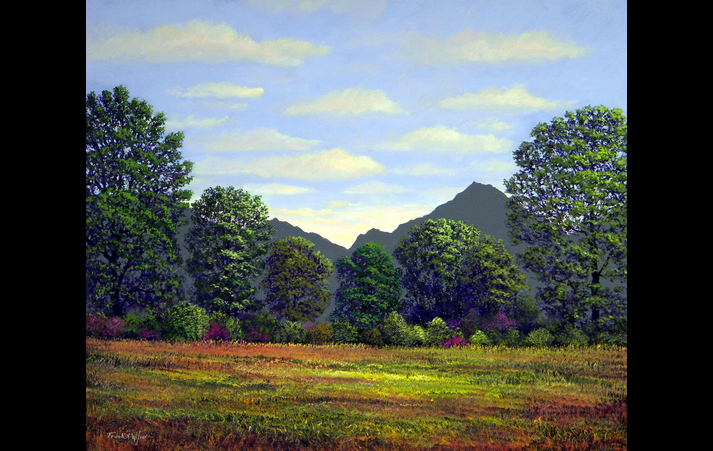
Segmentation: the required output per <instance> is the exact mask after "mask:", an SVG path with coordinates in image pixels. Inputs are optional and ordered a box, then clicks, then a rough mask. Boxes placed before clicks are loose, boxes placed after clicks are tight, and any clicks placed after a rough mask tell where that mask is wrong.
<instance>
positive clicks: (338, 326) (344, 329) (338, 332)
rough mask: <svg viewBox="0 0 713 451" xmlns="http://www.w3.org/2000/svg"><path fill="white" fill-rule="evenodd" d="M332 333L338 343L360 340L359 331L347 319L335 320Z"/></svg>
mask: <svg viewBox="0 0 713 451" xmlns="http://www.w3.org/2000/svg"><path fill="white" fill-rule="evenodd" d="M332 335H333V339H334V341H335V342H336V343H356V342H357V341H359V332H358V331H357V330H356V328H355V327H354V326H352V325H351V324H349V323H348V322H346V321H335V322H333V323H332Z"/></svg>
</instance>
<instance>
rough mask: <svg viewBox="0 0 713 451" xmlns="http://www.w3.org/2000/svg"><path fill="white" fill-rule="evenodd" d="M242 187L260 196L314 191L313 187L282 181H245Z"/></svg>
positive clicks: (289, 194) (288, 194)
mask: <svg viewBox="0 0 713 451" xmlns="http://www.w3.org/2000/svg"><path fill="white" fill-rule="evenodd" d="M244 188H245V189H246V190H248V191H250V192H251V193H252V194H253V195H255V194H257V195H260V196H294V195H296V194H305V193H311V192H314V189H313V188H305V187H302V186H290V185H283V184H282V183H247V184H245V185H244Z"/></svg>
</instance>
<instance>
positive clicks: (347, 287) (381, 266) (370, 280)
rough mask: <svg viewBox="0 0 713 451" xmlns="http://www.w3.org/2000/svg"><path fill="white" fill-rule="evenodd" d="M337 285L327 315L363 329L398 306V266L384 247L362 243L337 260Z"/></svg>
mask: <svg viewBox="0 0 713 451" xmlns="http://www.w3.org/2000/svg"><path fill="white" fill-rule="evenodd" d="M337 275H338V278H339V288H338V289H337V292H336V295H335V296H336V307H335V310H334V311H333V312H332V314H331V317H332V318H333V319H334V320H337V321H346V322H349V323H350V324H352V325H353V326H354V327H356V328H357V329H358V330H367V329H371V328H372V327H374V326H375V325H376V324H378V323H380V322H381V321H383V320H384V318H386V315H388V314H389V313H391V312H393V311H396V310H399V309H400V307H401V280H400V279H401V269H400V268H395V267H394V265H393V264H392V262H391V256H390V255H389V254H388V252H386V251H385V250H384V246H382V245H380V244H377V243H365V244H363V245H362V246H360V247H359V248H357V249H356V250H355V251H354V252H353V253H352V255H351V257H348V256H344V257H341V258H340V259H339V260H338V261H337Z"/></svg>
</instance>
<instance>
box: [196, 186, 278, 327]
mask: <svg viewBox="0 0 713 451" xmlns="http://www.w3.org/2000/svg"><path fill="white" fill-rule="evenodd" d="M192 208H193V214H192V220H193V226H192V227H191V229H190V230H189V231H188V234H187V235H186V243H187V245H188V249H189V250H190V252H191V257H190V259H189V260H188V271H189V272H190V273H191V274H192V275H194V277H195V285H194V291H195V301H196V302H197V303H198V304H200V305H202V306H204V307H205V308H206V309H208V310H210V311H220V312H222V313H225V314H237V313H240V312H244V311H247V310H251V309H254V308H256V307H257V305H256V303H255V299H254V294H255V292H256V291H257V290H256V288H255V287H254V286H253V282H255V280H256V279H257V278H258V277H259V276H260V275H261V274H262V271H263V270H264V268H265V263H264V261H263V260H262V257H263V256H264V255H265V254H266V253H267V251H268V248H269V245H270V240H271V239H272V236H273V234H274V232H275V230H274V228H273V227H272V225H271V224H270V223H269V221H268V210H267V207H266V206H265V205H264V204H263V203H262V200H261V198H260V196H252V195H250V193H249V192H247V191H244V190H242V189H235V188H233V187H232V186H229V187H227V188H224V187H221V186H217V187H214V188H208V189H206V190H205V191H203V194H202V195H201V197H200V198H199V199H198V200H196V201H195V202H194V203H193V204H192Z"/></svg>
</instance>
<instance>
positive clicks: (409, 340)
mask: <svg viewBox="0 0 713 451" xmlns="http://www.w3.org/2000/svg"><path fill="white" fill-rule="evenodd" d="M425 344H426V330H425V329H424V328H423V327H421V326H419V325H418V324H414V325H413V326H408V328H406V336H405V337H404V346H423V345H425Z"/></svg>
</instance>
